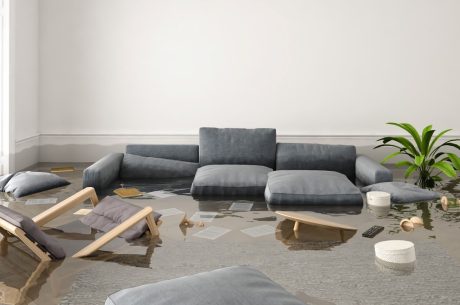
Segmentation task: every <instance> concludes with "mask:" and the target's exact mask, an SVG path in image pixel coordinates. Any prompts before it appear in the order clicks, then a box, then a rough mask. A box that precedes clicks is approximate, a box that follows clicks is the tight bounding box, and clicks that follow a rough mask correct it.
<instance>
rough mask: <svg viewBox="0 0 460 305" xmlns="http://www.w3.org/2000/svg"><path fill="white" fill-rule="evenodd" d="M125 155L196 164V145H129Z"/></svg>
mask: <svg viewBox="0 0 460 305" xmlns="http://www.w3.org/2000/svg"><path fill="white" fill-rule="evenodd" d="M126 153H127V154H131V155H138V156H142V157H154V158H162V159H171V160H178V161H186V162H195V163H198V145H157V144H152V145H150V144H131V145H127V146H126Z"/></svg>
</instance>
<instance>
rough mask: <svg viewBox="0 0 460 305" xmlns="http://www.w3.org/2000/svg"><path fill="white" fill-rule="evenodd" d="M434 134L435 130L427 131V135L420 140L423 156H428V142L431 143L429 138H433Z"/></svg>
mask: <svg viewBox="0 0 460 305" xmlns="http://www.w3.org/2000/svg"><path fill="white" fill-rule="evenodd" d="M434 133H435V130H429V131H427V133H426V134H425V135H424V136H423V138H422V152H423V153H424V154H425V155H428V154H429V153H430V151H429V148H430V141H431V138H432V137H433V134H434Z"/></svg>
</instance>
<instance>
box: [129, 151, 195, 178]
mask: <svg viewBox="0 0 460 305" xmlns="http://www.w3.org/2000/svg"><path fill="white" fill-rule="evenodd" d="M197 169H198V163H193V162H185V161H177V160H169V159H161V158H153V157H141V156H136V155H131V154H125V157H124V158H123V162H122V164H121V170H120V177H121V178H123V179H155V178H178V177H193V176H194V175H195V173H196V170H197Z"/></svg>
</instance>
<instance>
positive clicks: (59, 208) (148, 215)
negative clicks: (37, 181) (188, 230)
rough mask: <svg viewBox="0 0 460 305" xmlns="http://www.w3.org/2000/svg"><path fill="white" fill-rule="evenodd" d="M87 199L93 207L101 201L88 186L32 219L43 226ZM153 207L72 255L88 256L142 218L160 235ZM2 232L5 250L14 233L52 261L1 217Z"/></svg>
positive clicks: (141, 211) (151, 229) (18, 229)
mask: <svg viewBox="0 0 460 305" xmlns="http://www.w3.org/2000/svg"><path fill="white" fill-rule="evenodd" d="M87 199H90V200H91V203H92V204H93V207H95V206H96V205H97V204H98V203H99V199H98V197H97V194H96V191H95V190H94V188H92V187H87V188H85V189H83V190H81V191H79V192H78V193H76V194H74V195H72V196H70V197H69V198H67V199H65V200H63V201H61V202H60V203H58V204H56V205H55V206H53V207H52V208H50V209H48V210H46V211H44V212H42V213H40V214H39V215H37V216H35V217H34V218H32V220H33V221H34V222H35V223H36V224H37V225H38V226H43V225H45V224H47V223H49V222H50V221H52V220H53V219H55V218H57V217H59V216H60V215H62V214H64V213H65V212H67V211H69V210H71V209H72V208H74V207H75V206H77V205H79V204H81V203H83V202H84V201H86V200H87ZM152 212H153V209H152V208H151V207H145V208H143V209H142V210H140V211H139V212H137V213H136V214H134V215H133V216H131V217H130V218H128V219H127V220H125V221H124V222H122V223H121V224H119V225H118V226H116V227H115V228H113V229H112V230H110V231H109V232H107V233H105V234H104V235H102V236H101V237H100V238H98V239H97V240H95V241H93V242H92V243H91V244H89V245H88V246H86V247H85V248H83V249H82V250H80V251H78V252H77V253H76V254H74V255H73V256H72V257H74V258H79V257H84V256H88V255H90V254H91V253H93V252H94V251H96V250H98V249H100V248H101V247H103V246H104V245H106V244H107V243H109V242H110V241H111V240H113V239H114V238H116V237H117V236H118V235H120V234H122V233H123V232H125V231H126V230H128V229H129V228H131V227H132V226H134V225H135V224H137V223H138V222H139V221H141V220H142V219H145V220H146V222H147V226H148V229H149V231H150V234H151V235H152V236H159V231H158V227H157V225H156V223H155V220H154V219H153V216H152ZM0 234H2V235H3V239H2V240H1V241H0V249H1V250H2V251H5V247H6V245H7V240H6V239H7V237H8V236H10V235H12V236H15V237H17V238H18V239H19V240H21V241H22V242H23V243H24V244H25V245H26V246H27V247H28V248H29V249H30V250H31V251H32V252H33V253H34V254H35V255H37V256H38V258H39V259H40V260H41V261H50V260H51V257H50V254H49V253H47V252H45V251H44V250H43V249H42V248H40V247H39V246H38V244H36V243H35V242H33V241H31V240H30V239H29V238H28V237H27V236H26V234H25V232H24V231H23V230H22V229H21V228H19V227H16V226H14V225H12V224H11V223H9V222H7V221H5V220H3V219H0Z"/></svg>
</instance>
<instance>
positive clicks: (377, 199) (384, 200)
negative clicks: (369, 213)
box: [366, 192, 391, 207]
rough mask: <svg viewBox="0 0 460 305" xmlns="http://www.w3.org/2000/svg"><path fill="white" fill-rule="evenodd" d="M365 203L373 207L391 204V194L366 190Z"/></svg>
mask: <svg viewBox="0 0 460 305" xmlns="http://www.w3.org/2000/svg"><path fill="white" fill-rule="evenodd" d="M366 198H367V204H368V205H369V206H375V207H389V206H391V195H390V194H389V193H387V192H367V194H366Z"/></svg>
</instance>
